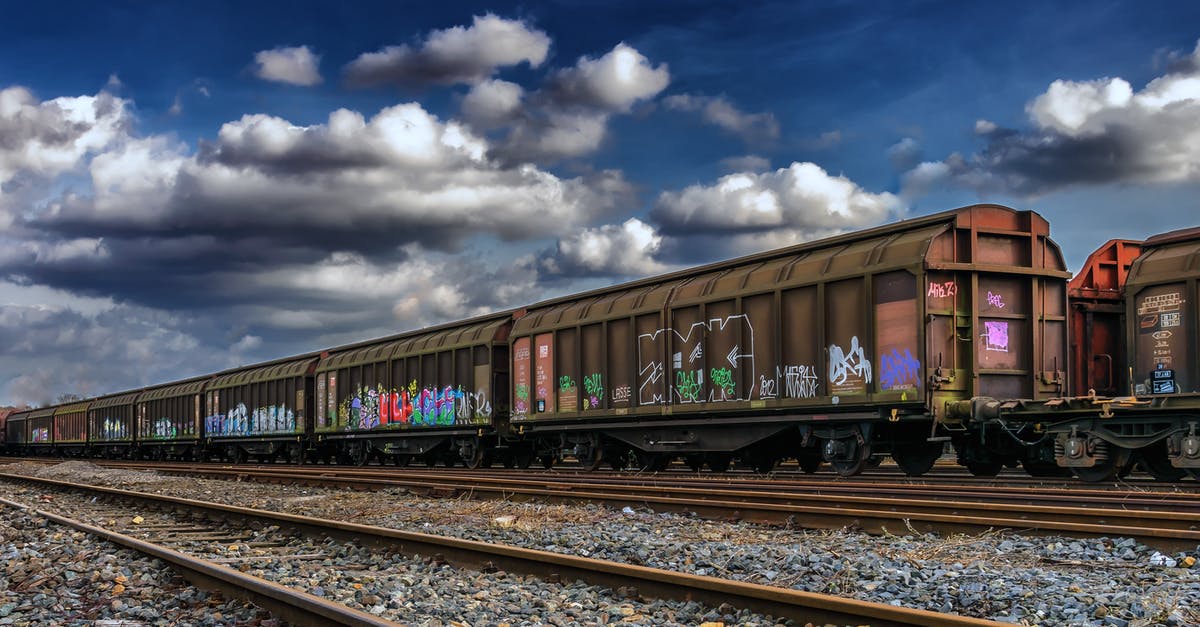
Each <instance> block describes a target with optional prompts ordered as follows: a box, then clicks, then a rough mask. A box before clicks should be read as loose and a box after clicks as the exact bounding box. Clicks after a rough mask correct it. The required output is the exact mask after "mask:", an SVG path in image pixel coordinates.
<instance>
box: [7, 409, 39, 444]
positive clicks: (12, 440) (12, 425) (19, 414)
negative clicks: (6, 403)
mask: <svg viewBox="0 0 1200 627" xmlns="http://www.w3.org/2000/svg"><path fill="white" fill-rule="evenodd" d="M31 413H33V410H32V409H26V410H17V411H14V412H12V413H11V414H9V415H8V417H7V418H6V419H5V421H4V434H5V436H4V437H5V446H6V447H7V450H8V452H9V453H11V454H13V455H25V454H27V453H28V451H26V450H25V444H26V443H27V442H28V441H29V433H28V427H29V415H30V414H31Z"/></svg>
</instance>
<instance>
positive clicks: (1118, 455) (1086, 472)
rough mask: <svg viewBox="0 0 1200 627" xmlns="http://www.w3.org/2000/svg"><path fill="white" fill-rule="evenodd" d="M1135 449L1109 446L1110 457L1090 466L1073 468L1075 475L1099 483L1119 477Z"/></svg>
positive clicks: (1089, 481)
mask: <svg viewBox="0 0 1200 627" xmlns="http://www.w3.org/2000/svg"><path fill="white" fill-rule="evenodd" d="M1132 456H1133V451H1131V450H1129V449H1127V448H1121V447H1114V446H1111V445H1110V446H1109V453H1108V458H1107V459H1105V460H1104V461H1098V462H1097V463H1096V465H1095V466H1092V467H1090V468H1072V469H1071V472H1073V473H1075V476H1076V477H1078V478H1080V479H1082V480H1083V481H1087V482H1088V483H1099V482H1101V481H1109V480H1112V479H1115V478H1117V476H1119V475H1120V474H1121V472H1123V471H1124V470H1126V468H1127V467H1128V466H1129V461H1130V459H1131V458H1132Z"/></svg>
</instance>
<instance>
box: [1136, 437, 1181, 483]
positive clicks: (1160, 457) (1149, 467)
mask: <svg viewBox="0 0 1200 627" xmlns="http://www.w3.org/2000/svg"><path fill="white" fill-rule="evenodd" d="M1138 458H1139V460H1140V462H1141V464H1142V468H1144V469H1145V470H1146V472H1148V473H1150V476H1152V477H1154V479H1155V480H1156V481H1179V480H1180V479H1183V478H1184V477H1186V476H1187V474H1188V473H1187V471H1185V470H1184V469H1182V468H1176V467H1174V466H1172V465H1171V460H1170V458H1169V457H1168V456H1167V441H1166V440H1160V441H1158V442H1155V443H1154V444H1151V445H1150V446H1147V447H1146V448H1143V449H1140V450H1139V451H1138Z"/></svg>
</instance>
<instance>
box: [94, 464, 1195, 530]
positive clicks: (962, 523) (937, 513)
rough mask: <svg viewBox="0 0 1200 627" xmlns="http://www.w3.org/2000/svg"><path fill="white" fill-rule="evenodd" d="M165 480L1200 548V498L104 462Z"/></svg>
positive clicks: (987, 487) (823, 525) (581, 475)
mask: <svg viewBox="0 0 1200 627" xmlns="http://www.w3.org/2000/svg"><path fill="white" fill-rule="evenodd" d="M100 465H103V466H106V467H120V468H131V469H139V470H155V471H158V472H160V473H164V474H175V475H188V476H202V477H209V478H218V479H231V478H234V479H239V480H254V481H265V482H276V483H288V484H302V485H310V486H323V487H351V488H356V489H365V490H372V489H383V488H393V487H404V488H406V489H409V490H411V491H414V492H416V493H421V494H426V495H430V496H436V497H462V496H470V497H475V498H497V499H508V500H539V501H547V502H560V503H580V502H590V503H602V504H607V505H612V506H616V507H621V506H627V505H633V506H640V507H648V508H650V509H653V510H655V511H674V512H690V513H696V514H698V515H701V516H706V517H710V518H715V519H739V520H745V521H750V522H761V523H768V524H792V525H796V526H800V527H805V528H825V529H838V528H844V527H852V528H858V529H862V530H864V531H867V532H875V533H880V532H885V531H891V532H896V531H897V530H902V529H906V528H911V529H914V530H916V531H923V532H924V531H932V532H939V533H979V532H982V531H986V530H989V529H995V528H1006V529H1014V530H1020V531H1022V532H1026V533H1029V532H1033V533H1041V534H1063V535H1073V536H1080V537H1101V536H1106V537H1112V536H1125V537H1131V538H1135V539H1137V540H1138V541H1140V542H1142V543H1144V544H1147V545H1150V546H1154V547H1156V548H1160V549H1162V550H1171V551H1174V550H1189V549H1192V548H1194V547H1195V546H1196V545H1197V544H1200V494H1197V493H1195V492H1167V491H1161V492H1133V493H1117V492H1113V491H1110V490H1095V489H1087V488H1082V487H1073V488H1069V489H1043V488H1031V487H1005V486H990V485H969V486H953V487H950V486H927V485H920V484H898V483H893V482H886V483H882V484H881V483H876V482H872V481H855V482H840V483H836V484H830V483H828V482H822V481H801V480H783V481H780V480H761V479H731V478H725V477H721V478H718V479H714V478H712V477H706V478H697V477H695V476H687V475H684V476H682V477H679V476H673V475H670V474H667V475H651V476H644V475H632V476H631V475H602V476H597V475H593V474H591V473H579V474H572V473H567V472H561V471H560V472H545V471H541V472H515V471H508V472H489V473H480V472H463V471H454V470H450V469H413V468H408V469H394V468H385V467H312V466H306V467H297V466H271V465H267V466H238V467H230V466H221V465H217V464H163V463H147V462H101V463H100Z"/></svg>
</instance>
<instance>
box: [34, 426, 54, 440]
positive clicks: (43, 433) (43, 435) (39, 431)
mask: <svg viewBox="0 0 1200 627" xmlns="http://www.w3.org/2000/svg"><path fill="white" fill-rule="evenodd" d="M29 439H30V441H31V442H49V441H50V427H38V428H36V429H31V430H30V433H29Z"/></svg>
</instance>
